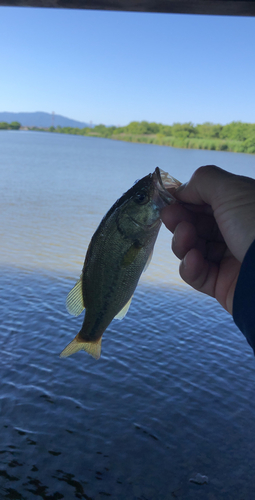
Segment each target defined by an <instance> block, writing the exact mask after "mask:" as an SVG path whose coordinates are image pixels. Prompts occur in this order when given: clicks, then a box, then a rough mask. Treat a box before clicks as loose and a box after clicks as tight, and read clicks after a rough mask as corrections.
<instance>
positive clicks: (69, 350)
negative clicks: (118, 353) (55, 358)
mask: <svg viewBox="0 0 255 500" xmlns="http://www.w3.org/2000/svg"><path fill="white" fill-rule="evenodd" d="M78 335H79V334H78ZM78 335H77V336H76V337H75V338H74V339H73V340H72V342H70V344H68V345H67V346H66V348H65V349H64V350H63V351H62V352H61V354H60V357H61V358H67V357H68V356H71V354H74V353H75V352H78V351H82V350H84V351H86V352H87V353H88V354H90V355H91V356H93V358H95V359H99V358H100V354H101V343H102V337H101V338H100V339H99V340H98V341H97V342H81V341H80V340H77V337H78Z"/></svg>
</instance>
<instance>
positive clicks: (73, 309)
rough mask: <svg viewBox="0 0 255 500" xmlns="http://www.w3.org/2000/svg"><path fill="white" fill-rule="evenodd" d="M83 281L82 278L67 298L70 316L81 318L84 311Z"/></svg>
mask: <svg viewBox="0 0 255 500" xmlns="http://www.w3.org/2000/svg"><path fill="white" fill-rule="evenodd" d="M81 279H82V278H80V279H79V280H78V281H77V283H76V284H75V285H74V287H73V288H72V290H71V291H70V292H69V294H68V295H67V298H66V308H67V310H68V312H69V314H72V315H73V316H79V314H81V313H82V311H83V309H84V303H83V296H82V281H81Z"/></svg>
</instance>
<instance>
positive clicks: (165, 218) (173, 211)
mask: <svg viewBox="0 0 255 500" xmlns="http://www.w3.org/2000/svg"><path fill="white" fill-rule="evenodd" d="M160 216H161V220H162V222H164V224H165V226H166V227H167V229H169V231H171V232H172V233H173V232H174V230H175V228H176V226H177V225H178V224H179V223H180V222H182V221H186V222H191V223H193V224H195V223H196V215H195V214H193V213H192V212H191V211H190V210H187V209H186V208H184V207H183V206H182V205H179V204H177V203H176V204H173V205H168V206H167V207H165V208H163V210H162V212H161V214H160Z"/></svg>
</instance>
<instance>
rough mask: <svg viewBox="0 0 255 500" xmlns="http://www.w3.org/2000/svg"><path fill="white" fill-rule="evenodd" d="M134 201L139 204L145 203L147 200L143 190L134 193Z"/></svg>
mask: <svg viewBox="0 0 255 500" xmlns="http://www.w3.org/2000/svg"><path fill="white" fill-rule="evenodd" d="M135 201H136V203H139V205H145V203H147V202H148V195H147V194H146V193H144V192H143V191H141V192H140V193H136V196H135Z"/></svg>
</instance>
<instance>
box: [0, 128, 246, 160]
mask: <svg viewBox="0 0 255 500" xmlns="http://www.w3.org/2000/svg"><path fill="white" fill-rule="evenodd" d="M18 128H20V124H19V123H18V122H13V123H11V124H8V123H0V130H1V129H18ZM30 130H41V131H49V132H53V133H59V134H75V135H83V136H90V137H104V138H108V139H115V140H120V141H128V142H141V143H145V144H158V145H160V146H171V147H174V148H189V149H209V150H216V151H233V152H237V153H253V154H255V123H253V124H252V123H242V122H232V123H229V124H228V125H219V124H217V125H215V124H213V123H209V122H207V123H203V124H201V125H194V124H193V123H191V122H189V123H174V124H173V125H162V124H161V123H154V122H153V123H149V122H146V121H142V122H131V123H129V125H127V126H125V127H106V126H105V125H102V124H100V125H97V126H96V127H94V128H90V127H85V128H82V129H80V128H72V127H56V128H54V127H50V128H48V129H45V128H37V127H32V128H30Z"/></svg>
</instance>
